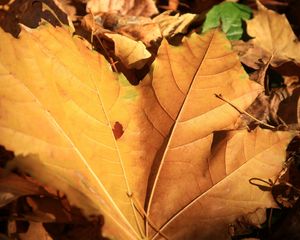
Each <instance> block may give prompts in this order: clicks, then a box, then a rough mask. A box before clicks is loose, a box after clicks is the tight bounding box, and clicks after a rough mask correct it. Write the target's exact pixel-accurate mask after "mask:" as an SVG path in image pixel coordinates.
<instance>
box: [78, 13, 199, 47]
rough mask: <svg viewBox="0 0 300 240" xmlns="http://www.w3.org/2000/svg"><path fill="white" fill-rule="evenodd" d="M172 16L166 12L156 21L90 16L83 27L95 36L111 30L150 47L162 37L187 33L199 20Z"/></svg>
mask: <svg viewBox="0 0 300 240" xmlns="http://www.w3.org/2000/svg"><path fill="white" fill-rule="evenodd" d="M170 14H171V12H170V11H166V12H163V13H161V14H160V15H158V16H156V17H155V18H154V19H150V18H146V17H135V16H120V15H118V14H114V13H99V14H96V15H91V14H88V15H86V16H85V17H84V19H83V25H84V26H86V27H87V28H88V29H90V30H92V31H93V33H94V34H100V35H102V34H103V33H104V32H107V30H110V31H112V32H117V33H120V34H122V35H124V36H127V37H129V38H131V39H133V40H135V41H142V42H143V43H144V44H145V45H146V46H147V47H149V46H152V45H154V44H155V43H156V42H157V41H160V40H161V39H162V37H165V38H170V37H173V36H174V35H176V34H179V33H180V34H184V33H186V32H187V30H188V27H189V26H190V24H191V23H193V22H195V21H197V19H198V15H196V14H189V13H187V14H183V15H179V14H176V15H175V16H171V15H170Z"/></svg>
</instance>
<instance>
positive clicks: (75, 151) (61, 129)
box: [0, 24, 145, 238]
mask: <svg viewBox="0 0 300 240" xmlns="http://www.w3.org/2000/svg"><path fill="white" fill-rule="evenodd" d="M0 31H1V34H0V38H1V42H2V43H3V44H1V47H0V52H1V56H5V57H1V63H0V69H1V70H0V72H1V94H0V95H1V100H0V102H1V114H0V115H1V119H0V125H1V130H0V131H1V134H0V135H1V143H2V144H3V145H6V146H7V147H8V148H9V149H13V150H14V152H15V154H16V155H21V154H22V155H26V156H25V157H22V156H18V158H17V159H19V160H20V161H21V160H23V165H25V166H24V168H25V169H26V166H28V171H29V172H30V173H32V175H33V176H36V177H37V178H39V179H42V180H43V178H44V181H45V182H47V183H50V185H54V187H56V188H58V189H62V191H65V192H66V193H67V194H68V196H69V198H70V201H71V203H76V204H77V205H79V206H81V207H82V208H83V209H84V210H85V211H86V212H87V213H88V214H95V213H97V212H98V213H99V211H100V210H101V212H102V213H103V214H104V215H105V216H106V221H107V222H108V224H107V226H109V227H111V226H122V227H121V228H120V229H119V230H118V231H116V230H114V234H116V233H118V232H119V234H116V236H119V235H121V236H122V238H126V236H128V235H129V236H135V232H138V230H137V229H136V230H134V229H135V228H137V226H136V224H135V222H136V221H138V220H135V219H136V218H138V216H137V217H136V216H134V214H135V212H133V206H132V203H131V200H130V198H129V197H128V196H127V195H126V192H131V190H130V189H127V187H128V182H127V181H130V180H128V179H129V178H130V177H129V176H125V175H124V174H126V173H125V170H124V168H125V167H124V164H125V163H124V160H123V158H128V159H126V164H128V165H129V166H133V165H136V166H138V165H139V164H138V160H137V158H138V159H139V158H140V156H139V154H137V153H139V152H141V153H142V152H143V151H142V147H140V146H139V144H138V143H139V142H140V141H139V135H138V134H135V131H137V130H134V129H132V130H133V131H131V130H130V129H131V128H132V127H131V124H130V121H129V116H130V114H133V115H134V111H133V110H132V111H131V109H133V108H134V101H135V98H136V97H138V96H137V93H136V91H135V90H134V89H133V87H131V86H129V83H128V82H127V80H125V79H122V78H121V79H120V80H118V79H117V78H116V76H115V75H114V74H113V73H112V71H111V70H110V65H109V64H108V63H107V62H106V61H105V59H104V58H103V57H102V56H100V55H98V54H96V53H95V52H92V51H90V50H89V49H88V48H87V47H86V46H85V44H84V43H83V42H82V41H81V40H80V39H79V38H72V36H71V35H72V34H71V33H70V32H68V31H66V30H64V29H61V28H57V29H55V28H53V27H49V26H48V25H47V24H46V25H44V26H41V27H39V28H38V29H34V30H28V31H29V32H28V31H22V33H21V34H20V37H19V39H15V38H13V37H12V36H11V35H9V34H7V33H4V32H3V31H2V30H0ZM66 46H68V47H67V48H66ZM12 63H13V64H12ZM128 114H129V115H128ZM117 121H118V122H120V123H121V124H122V125H123V127H124V129H125V130H126V131H125V133H124V134H123V135H122V138H120V139H118V142H122V139H126V138H127V136H128V137H129V139H127V140H125V143H126V144H125V145H123V146H122V144H119V143H118V144H117V142H116V140H115V137H114V134H113V131H112V126H113V125H114V124H115V122H117ZM136 125H137V124H133V125H132V126H134V127H135V126H136ZM127 134H128V135H127ZM18 138H20V141H15V140H13V141H11V139H18ZM129 146H130V147H129ZM135 146H136V147H138V149H136V150H134V148H135ZM120 152H123V153H122V154H121V153H120ZM28 154H30V155H28ZM144 154H145V153H144ZM121 155H122V157H121ZM126 155H127V157H126ZM26 164H27V165H26ZM140 164H141V163H140ZM19 166H21V163H20V164H19ZM41 173H43V174H41ZM132 177H134V178H133V180H132V181H139V179H138V177H136V176H135V172H133V171H132ZM111 179H114V181H111ZM122 189H123V190H122ZM126 189H127V190H126ZM134 192H140V193H141V194H143V190H137V189H135V190H134ZM124 193H125V194H124ZM83 196H87V197H85V198H84V197H83ZM80 202H81V203H80ZM83 205H84V206H83ZM119 209H122V212H121V211H120V210H119ZM130 219H131V220H130ZM111 220H112V221H113V222H114V223H112V222H110V221H111ZM115 221H116V222H115ZM130 221H133V222H132V223H129V222H130ZM132 226H135V227H132Z"/></svg>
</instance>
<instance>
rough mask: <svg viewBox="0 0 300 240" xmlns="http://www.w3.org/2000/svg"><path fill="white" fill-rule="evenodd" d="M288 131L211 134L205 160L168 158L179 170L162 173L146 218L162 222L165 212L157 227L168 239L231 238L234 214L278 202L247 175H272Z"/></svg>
mask: <svg viewBox="0 0 300 240" xmlns="http://www.w3.org/2000/svg"><path fill="white" fill-rule="evenodd" d="M292 136H293V135H292V134H291V133H289V132H272V131H269V130H262V129H257V130H255V131H254V132H250V133H249V132H247V131H246V130H242V131H231V132H230V131H229V132H217V133H214V135H213V137H212V138H213V139H212V142H213V145H212V148H210V147H207V148H206V151H204V150H205V146H204V144H203V147H202V149H203V150H202V151H203V153H204V154H207V155H208V154H209V156H206V159H205V157H202V156H199V157H198V161H196V160H194V162H183V161H178V162H174V161H173V162H172V163H173V164H175V165H176V166H177V169H178V170H177V172H175V171H174V170H173V168H171V167H169V168H168V169H169V170H170V169H171V174H168V175H167V176H166V177H163V178H162V179H163V181H164V183H163V184H165V185H164V187H165V188H164V189H161V190H160V192H158V193H157V194H161V196H160V199H159V200H157V201H159V206H157V205H158V204H157V203H154V204H153V206H152V207H153V208H154V207H155V209H154V210H153V211H152V215H151V214H150V216H149V217H150V218H151V220H152V221H154V222H162V221H161V216H165V218H164V221H165V222H164V223H161V225H159V226H160V228H161V231H162V232H163V233H164V234H165V235H167V236H171V239H224V240H225V239H230V236H229V233H228V227H229V225H230V224H231V223H233V222H234V221H235V220H236V219H237V218H238V217H240V216H242V215H244V214H247V213H250V212H254V211H255V210H256V209H258V208H267V207H268V208H270V207H277V205H276V203H275V202H274V200H273V197H272V195H271V193H270V192H263V191H261V190H260V189H259V188H258V187H256V186H253V185H251V184H250V183H249V179H251V178H253V177H256V178H261V179H273V180H274V179H275V178H276V177H277V175H278V173H279V171H280V170H281V169H282V164H283V161H284V159H285V147H286V145H287V144H288V143H289V141H290V140H291V138H292ZM172 170H173V171H172ZM186 175H188V176H186ZM183 182H185V186H183V184H182V183H183ZM167 187H169V190H167V189H166V188H167ZM173 188H176V189H177V191H180V192H181V197H180V198H174V197H173V191H172V189H173ZM162 191H164V192H162ZM191 193H194V194H195V195H191ZM171 213H172V215H171ZM166 219H167V221H166ZM152 239H158V235H157V234H156V235H154V238H152Z"/></svg>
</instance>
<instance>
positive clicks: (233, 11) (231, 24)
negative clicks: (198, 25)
mask: <svg viewBox="0 0 300 240" xmlns="http://www.w3.org/2000/svg"><path fill="white" fill-rule="evenodd" d="M251 13H252V10H251V8H249V7H248V6H246V5H243V4H239V3H234V2H222V3H220V4H218V5H215V6H214V7H213V8H212V9H211V10H209V11H208V13H207V14H206V19H205V22H204V23H203V29H202V32H207V31H208V30H210V29H212V28H216V27H218V26H220V25H221V26H222V30H223V32H225V33H226V36H227V38H228V39H230V40H238V39H240V38H241V37H242V35H243V28H242V20H248V19H249V18H250V16H251Z"/></svg>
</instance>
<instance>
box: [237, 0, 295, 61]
mask: <svg viewBox="0 0 300 240" xmlns="http://www.w3.org/2000/svg"><path fill="white" fill-rule="evenodd" d="M257 6H258V11H257V12H255V13H254V18H253V19H251V20H249V21H247V33H248V34H249V35H250V36H251V37H253V38H254V39H252V40H250V41H248V42H246V43H241V45H244V46H245V47H244V49H241V53H240V54H241V55H242V56H241V57H242V58H241V61H242V62H245V63H246V64H247V65H248V64H251V62H255V63H259V61H261V60H263V61H264V59H269V58H272V60H271V65H272V66H274V67H277V66H280V65H281V64H283V63H285V62H288V61H293V62H295V63H300V57H299V54H298V53H299V51H300V44H299V41H298V39H297V37H296V36H295V34H294V32H293V30H292V28H291V26H290V24H289V22H288V20H287V18H286V17H285V15H281V14H278V13H276V12H274V11H272V10H269V9H267V8H265V7H264V6H263V5H262V4H261V3H260V2H259V1H257ZM249 44H251V47H250V48H249V47H248V46H247V45H249ZM247 48H248V50H247ZM249 51H251V52H249ZM260 59H261V60H260Z"/></svg>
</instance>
